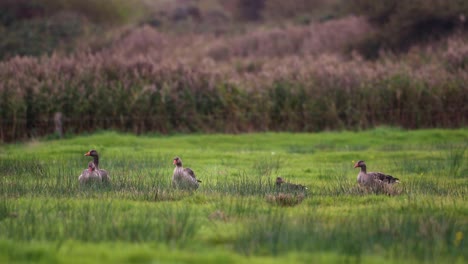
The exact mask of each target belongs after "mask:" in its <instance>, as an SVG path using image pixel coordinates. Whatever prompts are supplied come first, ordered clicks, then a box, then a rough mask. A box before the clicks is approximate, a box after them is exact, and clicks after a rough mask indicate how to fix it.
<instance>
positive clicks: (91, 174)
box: [78, 161, 102, 184]
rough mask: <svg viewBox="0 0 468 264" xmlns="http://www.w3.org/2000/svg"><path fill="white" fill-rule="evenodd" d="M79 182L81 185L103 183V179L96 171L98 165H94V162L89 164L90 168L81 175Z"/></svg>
mask: <svg viewBox="0 0 468 264" xmlns="http://www.w3.org/2000/svg"><path fill="white" fill-rule="evenodd" d="M78 181H79V182H80V183H81V184H85V183H88V182H101V181H102V177H101V175H100V174H99V172H98V171H97V170H96V165H94V162H92V161H90V162H89V163H88V168H87V169H86V170H84V171H83V172H82V173H81V175H80V177H78Z"/></svg>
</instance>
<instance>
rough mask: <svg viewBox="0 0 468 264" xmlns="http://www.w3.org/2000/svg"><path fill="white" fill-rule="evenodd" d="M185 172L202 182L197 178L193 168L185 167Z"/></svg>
mask: <svg viewBox="0 0 468 264" xmlns="http://www.w3.org/2000/svg"><path fill="white" fill-rule="evenodd" d="M184 172H185V173H186V174H188V175H190V177H192V178H193V179H194V180H196V181H197V182H201V181H200V180H197V177H196V176H195V172H193V170H192V169H190V168H185V169H184Z"/></svg>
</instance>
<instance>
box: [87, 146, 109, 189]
mask: <svg viewBox="0 0 468 264" xmlns="http://www.w3.org/2000/svg"><path fill="white" fill-rule="evenodd" d="M84 155H85V156H91V157H93V158H94V160H93V163H94V166H95V167H96V171H97V172H98V173H99V174H100V175H101V177H102V181H103V182H110V177H109V173H108V172H107V171H106V170H102V169H99V155H98V153H97V151H96V150H94V149H92V150H90V151H88V152H86V153H85V154H84Z"/></svg>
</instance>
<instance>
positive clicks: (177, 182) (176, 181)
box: [172, 157, 201, 190]
mask: <svg viewBox="0 0 468 264" xmlns="http://www.w3.org/2000/svg"><path fill="white" fill-rule="evenodd" d="M173 164H174V165H175V166H176V167H175V168H174V173H173V174H172V187H174V188H180V189H190V190H196V189H197V188H198V186H199V183H200V182H201V181H200V180H197V177H196V176H195V172H194V171H193V170H192V169H190V168H184V167H183V166H182V160H181V159H180V158H179V157H175V158H174V160H173Z"/></svg>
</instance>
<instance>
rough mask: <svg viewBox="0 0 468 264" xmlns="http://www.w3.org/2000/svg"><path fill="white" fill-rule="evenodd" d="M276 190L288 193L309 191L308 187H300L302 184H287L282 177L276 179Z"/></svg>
mask: <svg viewBox="0 0 468 264" xmlns="http://www.w3.org/2000/svg"><path fill="white" fill-rule="evenodd" d="M276 188H277V189H282V190H288V191H305V190H307V187H305V186H303V185H300V184H294V183H289V182H285V181H284V179H283V178H281V177H277V178H276Z"/></svg>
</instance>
